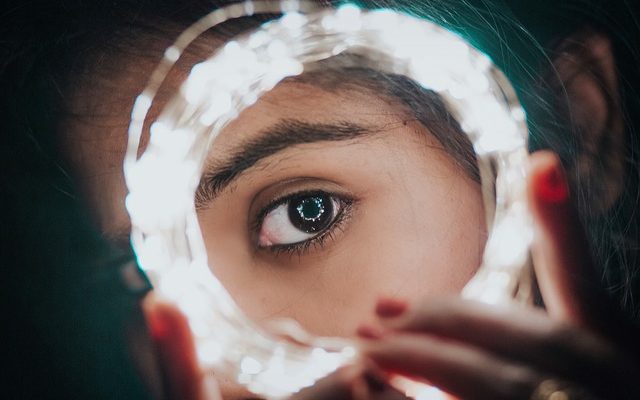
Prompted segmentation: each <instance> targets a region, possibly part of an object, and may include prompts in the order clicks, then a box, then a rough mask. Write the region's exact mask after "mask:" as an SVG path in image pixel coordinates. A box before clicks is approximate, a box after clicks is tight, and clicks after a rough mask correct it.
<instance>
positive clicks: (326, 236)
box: [252, 190, 355, 257]
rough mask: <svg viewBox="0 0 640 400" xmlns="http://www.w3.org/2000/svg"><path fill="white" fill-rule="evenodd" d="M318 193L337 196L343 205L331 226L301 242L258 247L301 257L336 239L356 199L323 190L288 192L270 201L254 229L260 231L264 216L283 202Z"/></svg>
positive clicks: (342, 229)
mask: <svg viewBox="0 0 640 400" xmlns="http://www.w3.org/2000/svg"><path fill="white" fill-rule="evenodd" d="M318 194H326V195H329V196H330V197H332V198H335V199H336V200H338V202H339V203H340V205H341V207H342V208H341V210H340V211H339V212H338V214H337V215H336V217H335V219H334V220H333V222H331V224H330V225H329V226H327V227H326V228H325V229H324V230H323V231H322V232H321V233H319V234H318V235H316V236H314V237H312V238H309V239H307V240H304V241H301V242H296V243H289V244H276V245H272V246H267V247H258V248H259V249H264V250H267V251H270V252H271V253H273V254H275V255H276V256H278V255H281V254H288V255H289V256H294V255H297V256H298V257H300V256H303V255H305V254H307V253H308V252H309V251H311V250H315V249H323V248H324V246H325V244H326V242H327V240H334V239H335V234H336V233H337V231H344V228H345V225H346V223H347V221H348V220H349V219H350V218H351V213H352V208H353V204H354V202H355V200H354V199H351V198H347V197H345V196H342V195H337V194H335V193H329V192H324V191H321V190H311V191H301V192H294V193H290V194H287V195H286V196H283V197H280V198H278V199H276V200H273V201H272V202H271V203H269V205H267V206H266V207H264V208H263V209H262V210H261V211H260V212H259V213H258V216H257V217H256V219H255V222H254V223H253V224H252V231H253V232H259V231H260V228H261V226H262V224H263V222H264V218H265V217H266V216H267V214H269V213H270V212H271V211H273V210H274V209H275V208H277V207H278V206H280V205H282V204H286V203H287V202H288V201H291V200H292V199H294V198H295V197H299V196H314V195H318Z"/></svg>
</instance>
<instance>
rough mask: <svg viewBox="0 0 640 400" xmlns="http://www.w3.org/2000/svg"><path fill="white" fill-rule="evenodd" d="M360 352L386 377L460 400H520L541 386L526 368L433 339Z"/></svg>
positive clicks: (391, 339) (377, 344) (392, 341)
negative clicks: (401, 377)
mask: <svg viewBox="0 0 640 400" xmlns="http://www.w3.org/2000/svg"><path fill="white" fill-rule="evenodd" d="M362 350H363V354H364V355H365V356H367V357H369V358H370V359H371V360H373V361H374V362H375V363H376V364H377V365H378V366H380V367H381V368H383V369H385V370H387V371H389V372H391V373H397V374H401V375H405V376H408V377H410V378H413V379H417V380H421V381H426V382H428V383H429V384H431V385H434V386H436V387H438V388H440V389H442V390H444V391H445V392H447V393H449V394H452V395H454V396H456V397H460V398H464V399H466V400H473V399H478V400H484V399H487V400H488V399H491V400H501V399H526V398H528V397H529V396H530V395H531V393H533V391H534V390H535V387H536V386H537V385H538V384H539V383H540V382H541V381H542V378H541V376H540V375H539V374H538V373H537V372H536V371H534V370H533V369H531V368H529V367H525V366H523V365H519V364H516V363H513V362H511V361H507V360H504V359H500V358H498V357H496V356H494V355H491V354H489V353H487V352H485V351H483V350H480V349H477V348H473V347H471V346H467V345H465V344H462V343H457V342H453V341H449V340H446V339H442V338H438V337H436V336H430V335H424V334H420V335H416V334H411V333H409V334H407V333H403V334H396V335H390V336H385V337H383V338H381V339H379V340H375V341H365V343H364V344H363V345H362Z"/></svg>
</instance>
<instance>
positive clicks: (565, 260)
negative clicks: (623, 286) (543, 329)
mask: <svg viewBox="0 0 640 400" xmlns="http://www.w3.org/2000/svg"><path fill="white" fill-rule="evenodd" d="M528 197H529V204H530V207H531V211H532V214H533V218H534V222H535V227H536V237H535V240H534V244H533V249H532V250H533V260H534V265H535V271H536V275H537V278H538V283H539V285H540V291H541V293H542V297H543V299H544V301H545V304H546V306H547V310H548V312H549V314H550V315H551V316H552V317H554V318H557V319H559V320H564V321H567V322H571V323H574V324H577V325H580V326H583V327H588V328H591V329H593V330H595V331H601V328H606V327H604V326H601V325H603V323H604V320H606V319H607V318H606V316H607V313H610V312H611V310H612V308H611V304H610V302H609V299H608V297H607V296H605V295H604V292H603V291H602V289H601V288H600V285H599V282H600V279H599V275H598V274H597V273H596V270H595V267H594V264H593V260H592V258H591V253H590V249H589V244H588V241H587V236H586V233H585V231H584V229H583V228H582V225H581V223H580V220H579V218H578V213H577V211H576V210H575V208H574V207H573V204H572V202H571V199H570V194H569V186H568V184H567V179H566V176H565V173H564V170H563V169H562V166H561V164H560V160H559V158H558V157H557V156H556V155H555V154H553V153H551V152H548V151H540V152H537V153H534V154H532V155H531V163H530V172H529V181H528Z"/></svg>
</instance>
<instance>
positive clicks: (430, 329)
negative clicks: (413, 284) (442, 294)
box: [359, 298, 640, 391]
mask: <svg viewBox="0 0 640 400" xmlns="http://www.w3.org/2000/svg"><path fill="white" fill-rule="evenodd" d="M379 315H380V314H379ZM380 320H381V324H382V326H383V329H386V332H385V330H382V331H381V330H380V329H377V330H376V329H375V328H370V327H363V328H360V329H359V333H360V334H361V336H363V337H365V338H372V339H376V338H384V337H386V335H391V334H393V333H390V332H389V330H392V331H402V332H412V333H421V334H428V335H433V336H438V337H441V338H446V339H447V340H453V341H456V342H463V343H465V344H466V345H469V346H473V347H476V348H481V349H482V350H483V351H486V352H489V353H491V354H495V355H496V356H498V357H501V358H505V359H509V360H514V361H515V362H518V363H520V364H526V365H531V366H532V367H533V368H535V369H536V370H539V371H545V373H546V374H549V375H552V376H557V377H561V378H563V379H566V380H570V381H578V382H589V384H590V385H592V386H594V387H593V389H594V390H596V391H602V389H606V386H607V385H610V384H611V383H612V382H619V383H625V382H626V384H628V383H629V382H634V381H635V380H636V379H638V377H639V376H640V374H638V371H637V369H636V368H631V365H632V363H630V362H628V361H627V360H625V359H624V357H622V355H620V354H619V353H618V352H617V351H615V350H614V349H613V348H612V347H611V345H609V344H608V343H607V342H604V341H603V340H601V339H600V338H599V337H597V336H595V335H592V334H590V333H589V332H586V331H584V330H580V329H577V328H576V327H574V326H571V325H569V324H567V323H560V322H557V321H554V320H551V319H549V318H548V317H547V316H546V315H545V314H544V313H543V312H542V311H539V310H535V309H526V308H521V307H517V308H516V307H513V306H512V307H507V306H502V307H501V306H493V305H492V306H490V305H486V304H482V303H478V302H472V301H468V300H463V299H458V298H452V299H450V300H442V299H441V300H431V301H429V302H424V303H423V304H419V305H418V306H414V307H411V308H409V309H408V310H407V311H405V312H404V313H403V314H402V315H400V316H397V317H385V318H381V319H380ZM594 378H596V379H595V380H594Z"/></svg>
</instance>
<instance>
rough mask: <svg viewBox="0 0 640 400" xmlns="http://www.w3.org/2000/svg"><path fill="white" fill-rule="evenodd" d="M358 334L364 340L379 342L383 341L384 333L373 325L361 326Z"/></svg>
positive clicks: (357, 331)
mask: <svg viewBox="0 0 640 400" xmlns="http://www.w3.org/2000/svg"><path fill="white" fill-rule="evenodd" d="M356 334H357V335H358V336H359V337H361V338H362V339H369V340H378V339H382V336H383V334H384V333H383V332H382V329H380V328H376V327H374V326H371V325H360V326H359V327H358V329H357V330H356Z"/></svg>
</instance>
